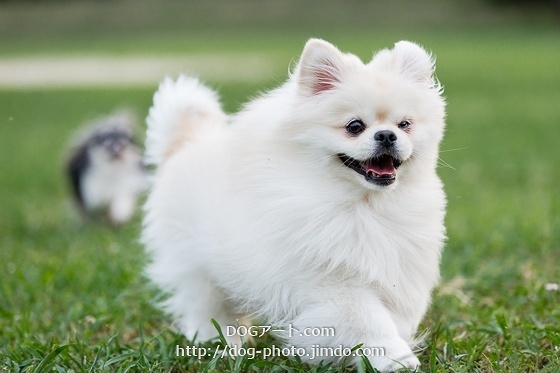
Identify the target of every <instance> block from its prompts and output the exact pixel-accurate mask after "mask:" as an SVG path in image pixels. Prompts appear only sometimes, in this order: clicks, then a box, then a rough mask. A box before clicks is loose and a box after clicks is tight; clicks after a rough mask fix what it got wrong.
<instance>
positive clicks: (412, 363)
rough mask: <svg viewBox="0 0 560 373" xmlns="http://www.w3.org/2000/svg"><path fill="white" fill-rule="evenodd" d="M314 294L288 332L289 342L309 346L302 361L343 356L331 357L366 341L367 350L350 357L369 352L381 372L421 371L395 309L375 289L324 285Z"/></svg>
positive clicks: (332, 358)
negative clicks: (334, 287) (399, 325)
mask: <svg viewBox="0 0 560 373" xmlns="http://www.w3.org/2000/svg"><path fill="white" fill-rule="evenodd" d="M319 295H320V297H318V296H319ZM316 296H317V297H316ZM313 298H315V299H314V301H312V302H309V303H307V304H306V305H305V307H304V308H302V310H301V312H300V313H299V314H298V315H297V317H295V318H294V319H293V320H292V322H291V324H290V325H289V326H288V329H287V330H289V331H291V333H288V334H289V335H287V336H285V337H287V338H286V340H287V343H288V344H291V345H294V346H296V347H302V348H304V349H305V351H306V355H305V356H302V358H303V359H305V360H308V361H309V360H313V361H315V362H318V361H321V360H325V361H337V360H341V359H343V358H344V357H345V356H328V355H329V354H331V355H336V354H337V353H338V354H340V352H346V353H347V352H348V351H349V350H350V349H352V348H353V347H354V346H356V345H358V344H360V343H361V344H362V351H356V352H354V353H352V355H351V356H350V357H349V359H350V360H351V361H354V362H357V361H359V360H360V359H361V357H360V356H361V355H364V356H368V359H369V361H370V362H371V364H372V365H373V366H374V367H375V368H377V369H378V370H380V371H394V370H398V369H401V368H404V367H406V368H412V369H416V368H417V367H418V366H419V365H420V362H419V360H418V358H417V357H416V356H415V355H414V353H413V352H412V350H411V348H410V346H409V345H408V344H407V342H405V339H403V337H402V336H400V335H399V332H398V329H399V328H397V325H396V324H395V321H394V318H393V317H392V315H391V312H390V311H389V310H388V309H387V307H386V306H385V305H384V304H383V302H382V301H381V300H380V299H379V297H378V296H377V294H376V293H375V291H373V290H371V289H364V288H358V289H356V288H344V289H337V290H334V291H333V289H323V291H321V292H315V296H314V297H313ZM290 327H291V328H292V329H289V328H290ZM285 334H286V333H285ZM409 337H410V336H406V337H405V338H409ZM337 347H338V349H337ZM331 352H332V353H331ZM318 355H319V356H318ZM322 355H326V356H322ZM342 355H344V354H342ZM372 355H376V356H372ZM381 355H383V356H381Z"/></svg>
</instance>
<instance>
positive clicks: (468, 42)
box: [0, 0, 560, 371]
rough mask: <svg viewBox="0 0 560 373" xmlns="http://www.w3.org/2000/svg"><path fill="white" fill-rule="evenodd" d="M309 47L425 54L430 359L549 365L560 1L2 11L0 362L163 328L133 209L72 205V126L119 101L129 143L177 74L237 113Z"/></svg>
mask: <svg viewBox="0 0 560 373" xmlns="http://www.w3.org/2000/svg"><path fill="white" fill-rule="evenodd" d="M310 37H320V38H324V39H326V40H329V41H330V42H332V43H334V44H335V45H337V46H338V47H339V48H340V49H341V50H343V51H348V52H352V53H354V54H357V55H358V56H360V57H361V58H362V59H364V60H369V59H370V58H371V56H372V54H373V53H374V52H375V51H376V50H379V49H382V48H386V47H391V46H392V45H393V44H394V43H395V42H396V41H398V40H401V39H408V40H412V41H415V42H418V43H419V44H421V45H423V46H424V47H426V48H427V49H428V50H431V51H432V52H433V54H434V56H435V57H436V59H437V70H436V73H437V77H438V78H439V79H440V81H441V83H442V84H443V86H444V87H445V94H444V95H445V97H446V99H447V103H448V107H447V110H448V121H447V131H446V137H445V140H444V142H443V144H442V147H441V150H442V153H441V165H440V168H439V174H440V175H441V177H442V179H443V180H444V183H445V188H446V192H447V195H448V200H449V209H448V215H447V220H446V224H447V226H448V236H449V239H448V243H447V247H446V251H445V253H444V255H443V263H442V284H441V286H440V287H439V288H438V290H437V291H436V294H435V299H434V304H433V306H432V308H431V310H430V312H429V313H428V315H427V317H426V320H425V322H424V323H425V325H424V327H425V328H429V329H431V330H432V331H434V330H435V332H434V334H433V338H432V342H433V344H432V346H433V347H432V349H429V350H427V351H425V352H424V353H423V355H421V360H422V362H423V363H427V362H428V363H429V366H430V367H432V362H433V364H434V365H433V367H436V368H437V367H439V368H441V369H447V368H449V367H455V368H457V367H463V368H464V367H467V368H469V367H470V368H473V367H474V368H478V369H482V370H491V369H497V368H500V367H501V368H504V367H505V368H504V369H506V371H507V370H509V369H520V370H533V369H534V370H539V369H544V370H547V369H550V371H553V370H554V369H557V368H558V366H560V363H559V361H558V346H559V345H560V340H559V337H558V336H559V335H560V330H559V329H558V325H560V307H559V306H560V300H559V295H558V291H557V290H555V289H557V287H558V285H557V284H558V282H560V269H559V266H558V258H559V257H560V194H559V191H560V189H559V187H558V186H559V185H560V167H559V166H558V165H559V164H560V151H559V150H558V149H560V144H559V140H558V138H559V136H558V134H559V128H560V119H559V118H560V2H558V1H556V0H548V1H547V0H540V1H522V0H517V1H507V0H470V1H469V0H426V1H422V2H420V1H414V0H400V1H368V0H344V1H342V0H339V1H337V0H308V1H297V0H261V1H257V0H238V1H231V0H216V1H204V0H190V1H179V0H159V1H156V0H147V1H135V0H116V1H111V0H103V1H102V0H97V1H93V0H91V1H87V0H75V1H70V0H52V1H48V0H35V1H32V0H19V1H18V0H2V1H0V273H1V280H0V281H1V283H0V356H3V357H4V360H3V361H0V364H3V365H2V367H3V368H4V369H7V370H11V369H15V368H14V367H15V366H16V365H17V366H18V367H20V368H21V367H27V368H29V367H31V366H37V365H38V364H41V362H43V361H45V357H46V356H47V355H48V354H49V353H50V352H51V351H55V350H56V346H59V345H64V344H68V343H71V342H72V343H77V344H78V345H79V346H81V347H80V348H81V350H80V349H78V348H77V347H75V345H73V347H68V348H67V349H66V350H65V352H64V354H66V355H64V354H63V353H62V352H60V351H59V352H58V353H57V354H56V355H58V354H60V356H58V360H52V361H51V360H49V362H50V364H55V363H56V364H58V366H60V367H65V368H68V367H70V368H72V369H77V368H78V369H80V367H81V368H83V369H89V368H90V367H96V368H99V367H101V365H99V364H101V360H97V359H96V358H95V356H96V354H97V355H99V351H105V355H104V356H106V357H107V358H106V359H105V360H104V363H107V361H110V359H109V357H111V356H113V357H114V356H122V353H123V349H124V350H126V348H125V347H126V346H129V347H130V346H132V347H130V351H137V350H138V348H137V347H138V346H139V345H141V344H142V343H143V339H142V338H143V337H142V335H143V333H145V335H146V336H149V337H151V336H154V335H158V333H160V332H161V331H162V330H163V329H165V328H167V327H168V326H169V325H168V324H166V323H167V318H166V317H165V316H164V315H162V314H161V313H160V312H159V311H157V310H156V309H155V307H154V306H153V299H154V296H155V292H154V291H153V290H152V289H150V288H149V287H148V286H146V284H145V280H144V279H143V278H142V276H141V269H142V267H143V265H144V263H145V261H146V258H145V256H144V254H143V251H142V247H141V246H140V245H139V243H138V236H139V232H140V216H139V215H140V214H139V213H138V212H137V214H136V215H135V217H134V218H133V219H132V220H131V221H130V222H129V223H127V224H125V225H122V226H121V227H118V228H114V227H109V226H107V225H105V224H103V223H96V222H84V221H83V220H82V219H80V217H79V214H77V213H76V211H75V209H74V206H73V204H72V198H71V191H70V188H69V186H68V183H67V180H66V177H65V175H64V172H63V167H64V166H63V165H64V160H65V157H66V156H67V151H68V142H69V140H70V138H71V137H72V134H73V133H75V131H76V130H77V129H78V128H80V127H81V126H82V124H83V123H85V122H88V121H91V120H92V119H95V118H97V117H99V116H103V115H106V114H108V113H111V112H113V111H114V110H117V109H119V108H123V107H124V108H127V109H129V110H132V111H134V112H135V114H136V115H137V117H139V118H140V119H141V120H140V123H141V124H140V125H139V130H138V133H137V136H138V138H139V141H140V143H141V142H142V137H143V134H142V131H143V128H144V123H143V121H142V119H143V118H145V117H146V114H147V112H148V109H149V107H150V105H151V100H152V95H153V93H154V91H155V90H156V88H157V84H158V82H159V81H161V80H162V79H163V78H164V77H165V76H171V77H176V76H177V74H178V73H180V72H184V73H189V74H193V75H197V76H200V77H201V78H202V79H203V80H205V81H207V82H209V84H210V85H211V86H213V87H214V88H216V89H217V90H218V91H219V92H220V93H221V94H222V98H223V103H224V106H225V107H226V109H227V110H228V111H230V112H231V111H235V110H237V109H238V108H239V107H240V105H241V104H242V103H243V102H245V101H246V100H247V99H249V98H251V97H254V96H255V95H257V94H258V93H259V92H261V91H263V90H266V89H268V88H271V87H274V86H276V85H278V84H280V83H281V82H283V81H284V80H285V79H286V77H287V74H288V71H289V70H290V68H291V67H293V66H294V64H295V62H296V61H297V58H298V57H299V54H300V53H301V50H302V48H303V45H304V44H305V41H306V40H307V39H308V38H310ZM555 285H556V287H555ZM512 335H513V336H512ZM115 340H117V341H120V342H119V343H120V344H119V343H117V345H114V344H112V343H114V341H115ZM162 343H163V344H166V343H167V344H169V340H168V339H165V340H164V342H162ZM123 346H124V347H123ZM119 354H121V355H119ZM76 356H77V357H78V358H75V359H74V357H76ZM133 356H136V355H133ZM82 357H84V359H85V360H83V361H88V362H89V363H84V362H83V361H82V360H81V358H82ZM94 358H95V359H94ZM130 359H134V357H132V358H131V357H129V360H126V361H130ZM150 359H152V360H149V359H148V361H149V362H154V361H158V360H160V359H161V355H160V354H158V353H157V352H154V353H153V355H152V356H151V358H150ZM76 360H79V361H82V363H80V362H79V361H78V362H76ZM133 361H137V360H133ZM138 361H139V360H138ZM121 363H122V361H121ZM168 363H169V362H168ZM80 364H81V365H80ZM96 364H97V365H96ZM169 364H173V363H172V362H171V363H169ZM504 364H505V365H504ZM109 365H110V364H109ZM113 366H114V365H113ZM457 369H459V368H457Z"/></svg>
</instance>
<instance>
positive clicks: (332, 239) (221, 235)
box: [143, 39, 445, 370]
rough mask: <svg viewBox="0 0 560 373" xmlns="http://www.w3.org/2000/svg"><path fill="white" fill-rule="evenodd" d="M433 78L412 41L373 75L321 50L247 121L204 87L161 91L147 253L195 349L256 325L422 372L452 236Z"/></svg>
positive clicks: (187, 82)
mask: <svg viewBox="0 0 560 373" xmlns="http://www.w3.org/2000/svg"><path fill="white" fill-rule="evenodd" d="M433 70H434V64H433V61H432V59H431V57H430V55H429V54H428V53H427V52H426V51H425V50H424V49H422V48H421V47H419V46H418V45H416V44H413V43H410V42H406V41H403V42H399V43H397V44H395V47H394V49H392V50H382V51H380V52H378V53H376V54H375V55H374V57H373V59H372V60H371V61H370V62H369V63H367V64H364V63H363V62H362V61H360V60H359V59H358V58H357V57H356V56H354V55H351V54H343V53H341V52H340V51H339V50H338V49H337V48H335V47H334V46H333V45H331V44H329V43H327V42H325V41H322V40H317V39H311V40H309V42H308V43H307V44H306V46H305V49H304V51H303V54H302V56H301V58H300V60H299V63H298V65H297V67H296V68H295V71H294V73H293V74H292V75H291V76H290V78H289V80H288V81H287V82H286V83H285V84H284V85H282V86H281V87H279V88H277V89H275V90H272V91H271V92H269V93H267V94H265V95H263V96H262V97H260V98H258V99H256V100H253V101H252V102H250V103H248V104H247V105H246V106H245V107H244V108H243V110H241V111H240V112H239V113H237V114H235V115H231V116H228V115H226V114H224V112H223V111H222V109H221V107H220V104H219V102H218V98H217V95H216V94H215V93H214V92H213V91H212V90H210V89H209V88H207V87H206V86H204V85H202V84H201V83H200V82H199V81H198V80H196V79H194V78H186V77H180V78H179V79H178V80H177V81H175V82H174V81H171V80H166V81H164V82H163V83H162V84H161V86H160V87H159V90H158V91H157V93H156V94H155V96H154V105H153V107H152V108H151V110H150V113H149V117H148V119H147V122H148V132H147V140H146V146H147V154H146V156H147V160H148V161H149V162H150V163H152V164H155V165H157V166H158V169H157V173H156V178H155V184H154V186H153V189H152V191H151V194H150V196H149V199H148V201H147V203H146V206H145V210H146V215H145V220H144V232H143V240H144V242H145V244H146V246H147V250H148V252H149V254H150V256H151V264H150V265H149V267H148V269H147V273H148V276H149V277H150V278H151V280H153V282H155V283H156V284H157V285H158V286H159V287H161V288H162V289H163V290H164V291H166V292H167V293H169V298H168V299H167V301H166V302H165V307H166V310H167V311H168V312H170V313H171V314H172V315H173V317H174V320H175V321H176V323H177V325H178V326H179V327H180V329H181V331H182V332H183V333H184V334H185V335H186V336H187V337H188V338H193V337H194V336H195V335H197V336H198V338H199V339H202V340H204V339H208V338H211V337H214V336H215V335H216V334H217V333H216V330H215V329H214V328H213V326H212V325H211V323H210V318H212V317H213V318H215V319H216V320H217V321H218V322H220V323H221V324H222V326H224V325H234V324H236V320H237V319H238V318H239V317H240V315H247V314H249V315H250V316H251V317H256V318H257V319H258V320H264V322H265V323H266V324H267V325H274V326H276V327H282V326H287V325H291V326H292V327H293V328H296V329H298V330H303V329H304V328H309V327H331V328H334V330H335V335H334V336H332V335H328V336H304V335H300V334H298V333H295V335H292V336H287V335H281V333H278V337H279V338H280V339H282V340H283V341H284V342H285V343H286V344H288V345H294V346H296V347H301V348H306V349H310V348H312V347H313V346H318V347H337V346H340V345H342V346H344V347H348V348H351V347H353V346H355V345H357V344H359V343H363V346H364V347H382V348H384V349H385V356H384V357H370V361H371V363H372V365H373V366H374V367H376V368H378V369H380V370H395V369H398V368H400V367H410V368H416V367H418V366H419V361H418V359H417V357H416V356H415V355H414V354H413V352H412V349H411V348H413V347H414V336H415V333H416V332H417V327H418V324H419V323H420V321H421V319H422V317H423V315H424V313H425V311H426V308H427V307H428V304H429V302H430V293H431V290H432V288H433V287H434V285H435V284H436V283H437V281H438V278H439V261H440V255H441V250H442V247H443V242H444V239H445V228H444V225H443V220H444V214H445V195H444V192H443V188H442V183H441V181H440V179H439V178H438V176H437V175H436V165H437V159H438V147H439V143H440V140H441V138H442V135H443V131H444V117H445V103H444V100H443V98H442V97H441V87H440V86H439V84H438V82H437V81H436V80H435V79H434V77H433ZM302 358H303V359H305V358H306V356H303V357H302ZM335 359H336V357H325V360H335ZM318 360H320V359H315V360H314V361H316V362H317V361H318Z"/></svg>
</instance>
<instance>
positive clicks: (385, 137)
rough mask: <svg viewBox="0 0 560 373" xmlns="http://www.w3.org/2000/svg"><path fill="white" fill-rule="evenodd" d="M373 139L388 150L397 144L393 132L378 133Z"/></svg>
mask: <svg viewBox="0 0 560 373" xmlns="http://www.w3.org/2000/svg"><path fill="white" fill-rule="evenodd" d="M373 139H374V140H375V141H377V142H378V143H380V144H381V145H383V146H384V147H386V148H390V147H391V146H393V145H395V142H397V135H395V133H394V132H393V131H388V130H385V131H379V132H377V133H376V134H375V135H374V136H373Z"/></svg>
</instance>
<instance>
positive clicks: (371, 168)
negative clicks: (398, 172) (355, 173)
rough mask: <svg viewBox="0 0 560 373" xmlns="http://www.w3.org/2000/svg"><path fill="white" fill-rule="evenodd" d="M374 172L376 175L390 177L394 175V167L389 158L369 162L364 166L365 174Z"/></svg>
mask: <svg viewBox="0 0 560 373" xmlns="http://www.w3.org/2000/svg"><path fill="white" fill-rule="evenodd" d="M370 172H374V173H376V174H378V175H392V174H394V173H395V167H394V166H393V161H392V160H391V157H383V158H380V159H372V160H369V161H368V163H367V164H366V173H370Z"/></svg>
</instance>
